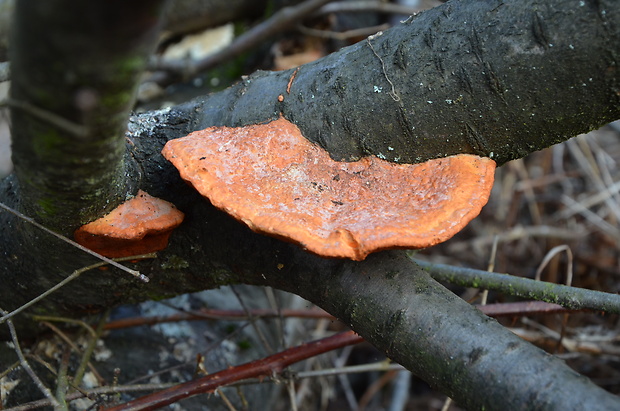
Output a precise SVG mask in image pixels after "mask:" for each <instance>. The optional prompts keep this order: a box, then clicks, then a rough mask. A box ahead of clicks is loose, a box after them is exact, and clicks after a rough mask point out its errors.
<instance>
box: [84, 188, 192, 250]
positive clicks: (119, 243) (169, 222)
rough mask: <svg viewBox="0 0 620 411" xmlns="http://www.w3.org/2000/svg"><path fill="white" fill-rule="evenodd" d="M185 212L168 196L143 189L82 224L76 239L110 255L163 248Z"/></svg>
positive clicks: (92, 248) (86, 245)
mask: <svg viewBox="0 0 620 411" xmlns="http://www.w3.org/2000/svg"><path fill="white" fill-rule="evenodd" d="M183 217H184V215H183V213H182V212H181V211H179V210H177V208H176V207H175V206H174V205H173V204H171V203H169V202H167V201H164V200H161V199H159V198H156V197H153V196H151V195H149V194H148V193H146V192H144V191H142V190H140V191H138V194H136V196H135V197H134V198H132V199H131V200H129V201H126V202H124V203H123V204H121V205H119V206H118V207H117V208H115V209H114V210H113V211H112V212H111V213H109V214H107V215H106V216H104V217H101V218H100V219H98V220H95V221H93V222H91V223H88V224H85V225H83V226H82V227H80V228H78V229H77V230H76V231H75V233H74V238H75V241H76V242H78V243H79V244H81V245H83V246H84V247H86V248H89V249H91V250H93V251H96V252H98V253H99V254H101V255H104V256H106V257H110V258H116V257H129V256H133V255H140V254H147V253H152V252H155V251H160V250H163V249H164V248H166V247H167V246H168V239H169V238H170V234H171V233H172V230H174V229H175V228H176V227H178V226H179V225H180V224H181V222H182V221H183Z"/></svg>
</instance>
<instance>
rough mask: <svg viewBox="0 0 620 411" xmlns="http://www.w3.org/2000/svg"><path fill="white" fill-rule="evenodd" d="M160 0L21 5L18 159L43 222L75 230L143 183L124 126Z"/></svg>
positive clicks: (16, 32) (16, 66) (24, 202)
mask: <svg viewBox="0 0 620 411" xmlns="http://www.w3.org/2000/svg"><path fill="white" fill-rule="evenodd" d="M163 4H164V1H161V0H160V1H156V2H152V1H138V2H130V3H127V2H123V1H110V2H80V3H79V4H74V3H73V2H71V1H62V0H58V1H46V2H38V1H20V2H18V3H17V4H16V7H15V15H14V24H13V39H12V56H11V72H12V73H13V74H12V84H11V99H12V105H13V108H14V109H13V110H12V112H11V115H12V118H11V120H12V134H13V138H12V141H13V164H14V166H15V172H16V174H17V175H18V176H19V180H20V184H21V189H22V191H21V207H22V209H23V210H24V211H25V212H26V213H27V214H29V215H31V216H33V217H36V218H37V219H38V220H39V221H40V222H41V223H43V224H45V225H46V226H48V227H50V228H53V229H55V230H57V231H61V232H64V233H66V234H70V233H71V232H72V231H69V230H67V229H68V228H70V227H72V226H75V224H76V223H86V222H88V221H91V220H93V219H94V218H97V217H98V216H100V215H101V213H102V211H109V210H111V208H113V207H114V206H116V205H117V204H118V203H119V201H122V200H124V198H125V195H126V194H127V192H128V191H134V190H135V189H136V187H135V184H134V182H135V181H134V180H133V179H131V178H127V177H126V176H127V174H132V173H133V170H132V169H131V163H124V161H123V156H122V153H123V152H124V147H125V139H124V138H123V135H122V132H123V130H124V129H125V127H126V123H127V119H128V112H129V110H131V108H132V107H133V105H134V103H135V94H136V93H135V92H136V87H137V85H138V79H139V77H140V75H141V74H142V71H143V70H144V67H145V65H146V60H147V58H148V57H149V56H150V54H151V53H152V52H153V49H154V47H155V42H156V40H157V35H158V33H159V29H160V25H161V23H160V22H161V18H160V16H161V13H162V11H163V10H162V6H163Z"/></svg>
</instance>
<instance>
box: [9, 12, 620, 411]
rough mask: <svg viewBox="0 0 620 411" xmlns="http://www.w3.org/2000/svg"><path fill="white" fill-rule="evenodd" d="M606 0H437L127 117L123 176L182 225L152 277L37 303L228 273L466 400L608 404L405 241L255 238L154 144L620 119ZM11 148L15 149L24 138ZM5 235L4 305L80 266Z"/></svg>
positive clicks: (471, 143)
mask: <svg viewBox="0 0 620 411" xmlns="http://www.w3.org/2000/svg"><path fill="white" fill-rule="evenodd" d="M619 9H620V7H619V6H618V5H617V4H616V3H614V2H602V1H597V2H580V1H561V0H556V1H550V2H538V1H532V0H524V1H522V2H508V3H493V4H491V3H490V2H486V1H476V0H472V1H462V2H453V3H447V4H445V5H444V6H442V7H439V8H437V9H434V10H431V11H429V12H426V13H422V14H420V15H418V16H417V17H415V18H413V19H412V20H410V21H408V22H406V23H404V24H403V25H401V26H399V27H397V28H395V29H393V30H390V31H388V32H386V33H384V34H383V35H380V36H375V37H373V38H370V39H369V40H368V41H365V42H361V43H359V44H357V45H355V46H352V47H350V48H347V49H344V50H343V51H341V52H339V53H336V54H334V55H331V56H328V57H326V58H324V59H323V60H321V61H318V62H316V63H313V64H310V65H307V66H303V67H301V68H300V69H299V71H298V72H296V73H295V74H294V72H293V71H288V72H280V73H257V74H255V75H253V76H250V77H248V78H246V79H244V80H243V81H242V82H241V83H239V84H238V85H236V86H233V87H231V88H230V89H228V90H226V91H224V92H222V93H219V94H216V95H213V96H209V97H206V98H204V99H202V100H201V101H197V102H191V103H187V104H185V105H183V106H180V107H177V108H173V109H169V110H163V111H159V112H151V113H146V114H142V115H139V116H135V117H133V118H132V120H131V122H130V124H129V133H128V135H127V138H128V140H129V144H128V146H127V152H128V154H127V156H126V162H127V163H131V162H135V164H136V165H137V167H138V170H139V173H134V174H130V175H128V176H127V179H128V180H127V181H123V184H124V186H131V185H132V184H133V185H135V186H139V187H140V188H142V189H143V190H145V191H147V192H148V193H150V194H151V195H153V196H157V197H160V198H163V199H166V200H168V201H171V202H173V203H174V204H175V205H176V206H177V207H178V208H179V209H181V210H182V211H183V212H184V213H185V214H186V220H185V222H184V224H183V225H182V226H181V227H179V228H178V229H177V230H176V231H175V232H174V233H173V235H172V238H171V243H170V245H169V247H168V248H167V249H166V250H164V251H162V252H161V253H159V255H158V257H157V258H156V259H155V260H143V261H140V262H137V263H135V264H131V265H132V266H134V267H135V268H138V269H140V270H141V272H142V273H143V274H146V275H148V276H149V277H150V278H151V282H150V283H148V284H142V283H138V282H137V281H136V280H135V279H134V278H132V277H127V276H126V275H125V274H123V273H121V272H120V271H117V270H113V269H110V270H108V271H103V272H101V271H98V272H96V273H85V274H82V276H81V277H80V278H79V279H78V280H76V281H74V282H73V283H72V284H70V285H69V286H67V287H66V288H65V289H63V291H62V292H59V293H58V294H56V295H55V294H52V295H51V296H50V297H49V298H47V299H46V300H44V301H42V302H41V303H40V304H39V305H36V306H35V307H34V308H33V310H32V311H34V312H39V313H52V312H53V313H67V312H70V313H73V314H78V313H86V312H92V311H97V310H100V309H102V308H104V307H109V306H112V305H115V304H121V303H127V302H132V301H140V300H144V299H149V298H161V297H164V296H170V295H174V294H179V293H185V292H190V291H196V290H202V289H207V288H214V287H218V286H220V285H223V284H230V283H249V284H259V285H271V286H274V287H277V288H281V289H285V290H290V291H293V292H296V293H298V294H299V295H301V296H304V297H306V298H308V299H309V300H311V301H313V302H315V303H316V304H318V305H319V306H321V307H324V308H326V309H327V310H328V311H329V312H330V313H332V314H334V315H336V316H337V317H339V318H341V319H343V320H344V321H345V322H347V323H348V324H350V325H352V327H353V328H354V329H355V330H356V331H358V332H359V333H360V334H361V335H362V336H364V337H365V338H366V339H367V340H368V341H370V342H371V343H373V344H374V345H376V346H377V347H380V348H382V349H384V350H385V351H386V352H387V353H388V354H389V355H390V356H391V357H392V358H394V359H396V360H397V361H399V362H401V363H402V364H404V365H405V366H407V367H408V368H410V369H411V370H413V371H414V372H415V373H416V374H418V375H420V376H422V377H424V378H425V379H427V380H428V381H429V382H431V383H432V384H433V385H435V386H436V387H438V388H439V389H441V390H443V391H444V392H446V393H448V394H449V395H451V396H453V397H454V398H455V399H456V400H457V401H458V402H460V403H462V404H465V405H468V406H470V407H472V408H476V407H480V408H481V407H486V409H540V407H542V406H546V407H547V409H558V410H560V409H561V410H567V409H569V410H570V409H575V410H576V409H584V408H587V407H586V406H585V405H584V404H586V402H587V401H592V399H593V398H596V399H597V400H596V401H600V405H601V406H600V407H598V406H597V408H601V409H614V408H618V403H617V398H615V397H613V396H611V395H609V394H606V393H605V392H604V391H602V390H601V389H599V388H597V387H595V386H594V385H592V384H591V383H590V382H589V381H587V380H585V379H583V378H581V377H579V376H577V375H575V374H574V373H572V372H571V371H570V370H568V369H567V368H566V366H565V365H563V364H562V363H561V362H560V361H558V360H555V359H552V358H550V357H548V356H547V355H546V354H544V353H543V352H542V351H540V350H538V349H536V348H534V347H532V346H531V345H529V344H527V343H524V342H523V341H521V340H518V339H516V337H514V336H512V335H511V334H510V333H509V332H508V331H506V330H505V329H503V328H502V327H500V326H498V325H497V324H496V323H495V322H493V321H492V320H489V319H487V318H486V317H484V316H482V314H480V313H478V312H477V311H476V310H475V309H474V308H471V307H469V306H468V305H467V304H465V303H464V302H462V301H460V300H459V299H458V298H456V297H455V296H453V295H452V294H451V293H449V292H448V291H447V290H445V289H444V288H443V287H441V286H440V285H438V284H437V283H435V282H434V281H433V280H431V279H430V278H429V277H428V276H427V275H426V274H425V273H424V272H423V271H422V270H421V269H419V268H418V267H417V266H415V265H414V264H413V263H411V262H410V261H408V260H407V259H405V257H404V256H403V255H402V254H401V253H398V252H384V253H380V254H377V255H376V256H371V257H370V258H369V259H368V260H367V261H364V262H360V263H354V262H349V261H341V260H325V259H321V258H319V257H316V256H313V255H310V254H308V253H306V252H304V251H303V250H301V249H299V248H298V247H296V246H293V245H290V244H286V243H283V242H282V241H280V240H277V239H273V238H268V237H264V236H261V235H258V234H255V233H253V232H251V231H250V230H249V229H248V228H247V227H245V226H243V225H242V224H240V223H238V222H236V221H234V220H232V219H231V218H230V217H229V216H227V215H225V214H224V213H222V212H221V211H218V210H216V209H214V208H213V207H212V206H211V205H210V204H209V202H208V201H207V200H205V199H203V198H202V197H200V196H199V195H198V194H197V193H196V192H195V191H194V190H193V189H192V188H190V187H188V186H187V185H186V184H185V183H184V182H183V181H181V179H180V178H179V176H178V173H177V172H176V170H175V169H174V168H173V167H172V166H171V165H170V164H169V163H168V162H166V161H165V160H164V159H163V158H162V157H161V155H160V151H161V149H162V147H163V145H164V144H165V142H166V141H168V140H169V139H172V138H178V137H181V136H183V135H185V134H187V133H188V132H189V131H193V130H196V129H201V128H204V127H207V126H212V125H228V126H239V125H245V124H252V123H258V122H263V121H266V120H268V119H273V118H277V117H278V116H280V115H284V116H285V117H287V118H289V119H291V120H293V121H295V122H296V123H297V124H298V125H299V127H300V128H301V130H302V131H303V132H304V134H305V136H306V137H307V138H309V139H311V140H313V141H315V142H317V143H318V144H320V145H321V146H322V147H324V148H325V149H327V150H328V151H329V152H330V154H331V155H332V156H333V157H334V158H337V159H341V158H344V159H354V158H359V157H360V156H363V155H367V154H374V155H377V156H381V157H386V158H388V159H390V160H393V161H400V162H415V161H422V160H425V159H428V158H433V157H441V156H444V155H448V154H453V153H458V152H470V153H471V152H474V153H480V154H484V155H487V156H492V157H493V158H495V159H497V160H498V161H499V162H500V163H501V162H505V161H508V160H509V159H512V158H516V157H520V156H523V155H525V154H527V153H529V152H531V151H533V150H537V149H540V148H543V147H546V146H548V145H551V144H553V143H556V142H558V141H560V140H563V139H567V138H570V137H571V136H573V135H576V134H578V133H581V132H585V131H588V130H590V129H591V128H594V127H597V126H600V125H602V124H604V123H606V122H608V121H610V120H614V119H616V118H618V117H620V112H619V110H620V108H619V107H620V106H619V105H618V104H617V103H618V94H617V90H618V88H617V85H618V80H619V76H620V74H619V73H618V71H617V70H616V62H615V60H614V58H616V56H617V55H618V47H619V45H620V41H618V40H619V39H620V34H619V32H618V24H617V22H618V13H619ZM560 11H561V12H560ZM577 22H578V23H579V24H577ZM569 27H570V29H571V31H570V32H568V33H567V32H566V29H567V28H569ZM500 34H501V35H500ZM293 76H294V78H293V79H292V82H291V78H292V77H293ZM289 82H290V87H289ZM420 84H421V85H420ZM392 85H393V86H394V88H393V89H392ZM280 95H282V96H283V101H280V100H281V99H279V98H278V97H279V96H280ZM27 98H28V96H27V95H20V99H27ZM27 102H29V101H27ZM40 104H41V103H40V102H38V103H37V105H40ZM60 114H63V115H64V113H60ZM68 118H69V119H71V120H73V121H75V119H74V118H72V117H71V116H69V117H68ZM448 120H449V121H448ZM39 123H40V122H39ZM16 138H17V137H16ZM30 142H32V139H31V140H30ZM15 148H16V150H17V151H18V153H17V154H16V156H25V153H28V152H31V151H32V150H33V148H32V147H31V146H30V145H28V144H27V143H20V144H17V145H16V146H15ZM114 153H116V154H115V155H118V150H116V151H114ZM24 161H25V160H24ZM120 161H121V160H119V159H114V163H115V164H116V165H117V166H118V165H119V164H120ZM24 164H26V163H24ZM65 171H66V170H65ZM116 171H117V172H118V170H116ZM16 172H17V173H18V174H19V173H27V170H26V169H24V168H19V169H17V170H16ZM22 175H24V174H22ZM132 179H133V180H132ZM20 183H21V181H20ZM22 184H23V183H22ZM26 184H30V182H28V181H26ZM28 190H29V189H28V187H26V188H24V187H20V185H19V184H18V183H17V180H16V178H15V176H11V177H9V178H7V179H5V180H4V181H2V183H1V185H0V200H1V201H3V202H5V203H8V204H9V205H11V206H16V205H17V204H18V203H19V201H20V198H21V197H23V196H24V195H30V194H31V193H29V192H28ZM112 200H114V198H113V199H112ZM77 206H78V203H73V205H72V206H70V207H77ZM77 211H78V210H77V209H75V210H74V212H75V213H77ZM101 213H102V212H101ZM78 220H79V219H74V220H73V221H72V223H70V224H69V225H68V226H66V227H63V229H65V230H67V231H72V230H73V229H75V228H76V227H77V226H78V225H79V222H78ZM0 229H1V230H2V231H1V232H0V281H1V282H2V284H3V287H0V302H1V304H0V305H2V308H3V309H5V310H9V309H11V308H15V307H16V306H18V305H20V304H23V303H24V302H26V301H28V300H29V299H31V298H32V297H34V296H36V295H38V294H39V293H41V292H43V291H44V290H46V289H48V288H50V287H51V286H52V285H53V284H55V283H56V282H58V281H60V280H61V279H62V278H63V277H64V276H66V275H68V273H70V272H72V271H74V270H75V269H78V268H80V267H82V266H86V265H88V264H91V263H92V259H91V257H89V256H86V255H83V254H81V253H80V252H79V251H77V250H75V249H74V248H72V247H70V246H68V245H66V244H64V243H62V242H60V241H58V240H56V239H54V238H50V237H48V236H47V235H45V234H43V233H41V232H38V231H36V230H35V229H33V228H32V227H29V226H27V225H26V224H25V223H23V222H21V221H19V220H17V219H16V218H14V217H13V216H11V215H8V214H7V213H0ZM32 250H36V252H33V251H32ZM15 322H16V324H18V325H20V324H21V325H22V327H27V326H28V325H29V323H28V322H27V319H26V318H23V317H22V318H21V320H20V321H15ZM483 337H484V338H483ZM511 376H512V377H514V379H510V377H511ZM558 376H561V378H560V377H558ZM560 379H561V380H562V382H558V381H559V380H560ZM472 393H475V394H473V395H472ZM599 398H600V399H599Z"/></svg>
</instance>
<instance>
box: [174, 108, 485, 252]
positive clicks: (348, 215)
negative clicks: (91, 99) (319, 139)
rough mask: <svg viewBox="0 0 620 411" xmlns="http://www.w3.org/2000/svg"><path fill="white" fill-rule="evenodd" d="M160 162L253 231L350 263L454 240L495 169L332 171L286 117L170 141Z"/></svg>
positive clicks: (438, 162)
mask: <svg viewBox="0 0 620 411" xmlns="http://www.w3.org/2000/svg"><path fill="white" fill-rule="evenodd" d="M163 154H164V156H165V157H166V158H167V159H168V160H169V161H171V162H172V164H174V166H175V167H176V168H177V169H178V170H179V172H180V175H181V177H182V178H183V179H184V180H186V181H188V182H189V183H191V184H192V185H193V186H194V187H195V188H196V189H197V190H198V191H199V192H200V193H201V194H202V195H203V196H205V197H207V198H209V200H210V201H211V203H212V204H213V205H214V206H216V207H218V208H220V209H222V210H224V211H226V212H227V213H229V214H230V215H232V216H233V217H235V218H236V219H238V220H241V221H243V222H244V223H246V224H247V225H248V226H249V227H250V228H251V229H252V230H254V231H257V232H260V233H265V234H269V235H272V236H276V237H279V238H282V239H285V240H288V241H292V242H295V243H298V244H299V245H301V246H302V247H304V248H305V249H307V250H309V251H311V252H313V253H316V254H318V255H320V256H324V257H346V258H350V259H353V260H363V259H364V258H365V257H366V256H367V255H368V254H369V253H372V252H374V251H377V250H383V249H390V248H424V247H430V246H432V245H435V244H437V243H440V242H442V241H445V240H447V239H449V238H451V237H452V236H453V235H454V234H456V233H457V232H458V231H460V230H461V229H462V228H463V227H465V225H467V223H468V222H469V221H470V220H472V219H473V218H474V217H476V216H477V215H478V214H479V213H480V210H481V208H482V207H483V206H484V205H485V204H486V202H487V200H488V197H489V193H490V190H491V187H492V185H493V178H494V170H495V162H494V161H493V160H490V159H488V158H483V157H478V156H474V155H466V154H462V155H456V156H452V157H446V158H441V159H435V160H430V161H426V162H424V163H421V164H395V163H391V162H388V161H385V160H381V159H379V158H377V157H365V158H363V159H361V160H359V161H356V162H338V161H334V160H332V159H331V158H330V157H329V155H328V153H327V152H326V151H325V150H323V149H322V148H320V147H318V146H316V145H314V144H312V143H311V142H309V141H308V140H307V139H306V138H304V136H303V135H302V134H301V132H300V130H299V129H298V128H297V126H295V125H294V124H293V123H291V122H289V121H288V120H286V119H284V118H280V119H278V120H275V121H272V122H270V123H267V124H258V125H250V126H246V127H237V128H229V127H211V128H207V129H205V130H201V131H197V132H194V133H192V134H190V135H188V136H187V137H184V138H180V139H176V140H171V141H169V142H168V143H167V144H166V146H165V148H164V150H163Z"/></svg>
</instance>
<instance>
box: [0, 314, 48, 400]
mask: <svg viewBox="0 0 620 411" xmlns="http://www.w3.org/2000/svg"><path fill="white" fill-rule="evenodd" d="M0 313H1V314H3V315H6V314H7V312H6V311H4V310H3V309H2V308H0ZM6 323H7V325H8V326H9V332H10V333H11V340H12V341H13V350H15V353H16V354H17V358H19V362H20V365H21V366H22V368H23V369H24V370H25V371H26V373H28V375H29V376H30V378H31V379H32V381H34V383H35V385H36V386H37V388H39V390H40V391H41V392H42V393H43V395H45V398H47V399H48V401H49V402H50V404H51V405H52V406H53V407H54V409H58V408H59V407H60V403H59V402H58V400H56V398H55V397H54V394H52V392H51V391H50V389H49V388H47V387H46V386H45V384H43V382H42V381H41V380H40V379H39V377H38V376H37V374H35V372H34V371H33V370H32V368H30V364H28V361H27V360H26V357H24V353H23V352H22V349H21V347H20V346H19V339H18V338H17V332H16V331H15V327H14V326H13V321H11V320H7V321H6Z"/></svg>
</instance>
